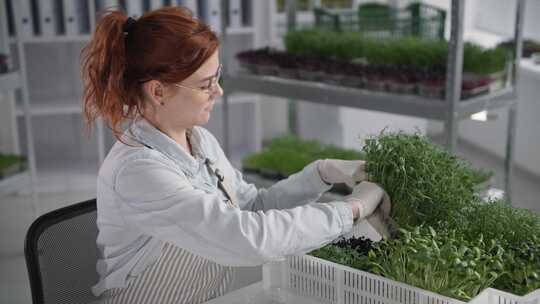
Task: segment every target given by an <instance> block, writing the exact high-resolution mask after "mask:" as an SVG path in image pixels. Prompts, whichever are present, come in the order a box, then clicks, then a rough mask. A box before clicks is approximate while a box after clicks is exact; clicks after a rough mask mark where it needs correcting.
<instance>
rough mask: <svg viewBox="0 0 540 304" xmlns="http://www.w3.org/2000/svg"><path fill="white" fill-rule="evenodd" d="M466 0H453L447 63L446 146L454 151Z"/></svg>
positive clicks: (451, 151) (456, 133)
mask: <svg viewBox="0 0 540 304" xmlns="http://www.w3.org/2000/svg"><path fill="white" fill-rule="evenodd" d="M464 6H465V5H464V0H452V7H451V9H450V10H451V18H452V19H451V24H452V29H451V32H450V43H449V45H448V61H447V64H446V105H447V107H448V110H447V111H446V115H447V116H446V121H445V123H444V129H445V133H446V147H447V149H448V151H450V153H453V152H454V151H455V149H456V145H457V137H458V123H459V120H458V114H459V113H458V106H459V102H460V99H461V78H462V75H461V74H462V71H463V21H464V17H463V13H464Z"/></svg>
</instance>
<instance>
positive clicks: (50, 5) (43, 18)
mask: <svg viewBox="0 0 540 304" xmlns="http://www.w3.org/2000/svg"><path fill="white" fill-rule="evenodd" d="M37 3H38V16H39V24H38V28H39V33H40V35H41V36H43V37H49V36H54V35H56V34H57V32H58V31H57V25H58V23H59V21H60V20H58V18H59V16H58V15H57V14H56V12H57V11H58V10H57V7H56V5H55V4H56V1H54V0H39V1H37Z"/></svg>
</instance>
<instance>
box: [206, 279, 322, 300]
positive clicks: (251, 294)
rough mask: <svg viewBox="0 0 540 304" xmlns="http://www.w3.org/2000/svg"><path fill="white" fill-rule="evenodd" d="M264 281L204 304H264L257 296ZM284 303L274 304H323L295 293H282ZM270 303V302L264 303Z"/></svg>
mask: <svg viewBox="0 0 540 304" xmlns="http://www.w3.org/2000/svg"><path fill="white" fill-rule="evenodd" d="M262 286H263V285H262V281H259V282H256V283H253V284H251V285H248V286H245V287H242V288H240V289H237V290H233V291H231V292H229V293H227V294H225V295H224V296H221V297H219V298H215V299H212V300H210V301H207V302H204V304H233V303H234V304H258V303H260V304H263V303H262V302H263V301H262V300H261V301H257V295H260V293H261V292H262V290H263V288H262ZM282 298H283V300H284V301H283V302H274V303H286V304H322V303H321V302H319V301H317V300H316V299H312V298H307V297H303V296H300V295H297V294H294V293H289V292H286V291H282ZM264 303H268V302H264Z"/></svg>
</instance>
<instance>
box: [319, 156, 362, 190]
mask: <svg viewBox="0 0 540 304" xmlns="http://www.w3.org/2000/svg"><path fill="white" fill-rule="evenodd" d="M365 168H366V162H365V161H363V160H341V159H323V160H321V161H319V165H318V169H319V175H320V176H321V179H322V180H323V181H324V182H326V183H327V184H337V183H345V184H347V186H349V187H351V188H353V187H354V186H355V185H356V184H357V183H359V182H361V181H363V180H365V179H366V171H365Z"/></svg>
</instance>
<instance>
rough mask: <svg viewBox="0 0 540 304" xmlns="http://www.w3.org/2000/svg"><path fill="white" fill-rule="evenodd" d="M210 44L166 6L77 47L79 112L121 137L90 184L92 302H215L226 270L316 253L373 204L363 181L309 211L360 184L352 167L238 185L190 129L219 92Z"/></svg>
mask: <svg viewBox="0 0 540 304" xmlns="http://www.w3.org/2000/svg"><path fill="white" fill-rule="evenodd" d="M218 48H219V41H218V39H217V37H216V34H215V33H213V32H212V31H211V30H210V29H209V27H208V26H207V25H205V24H203V23H201V22H200V21H199V20H197V19H195V18H194V17H192V15H191V14H190V12H189V11H188V10H187V9H184V8H180V7H167V8H162V9H159V10H156V11H152V12H149V13H147V14H145V15H143V16H142V17H141V18H140V19H138V20H134V19H131V18H127V17H126V16H125V14H124V13H122V12H119V11H112V12H108V13H107V14H105V15H104V16H103V17H102V18H101V20H100V21H99V23H98V25H97V28H96V32H95V34H94V37H93V38H92V40H91V42H90V43H89V45H87V46H86V47H85V49H84V50H83V79H84V85H85V90H84V107H85V108H84V110H85V116H86V118H87V120H88V123H89V125H90V126H91V125H92V123H93V122H94V120H95V119H96V118H98V117H99V118H102V119H104V120H105V121H106V122H107V123H108V125H109V126H110V127H111V129H112V130H113V131H114V133H115V135H116V137H117V138H118V140H119V141H118V142H117V143H116V144H115V145H114V146H113V147H112V149H111V151H110V152H109V154H108V155H107V157H106V159H105V161H104V162H103V164H102V166H101V168H100V170H99V176H98V181H97V182H98V193H97V208H98V220H97V224H98V227H99V235H98V239H97V244H98V246H99V248H100V250H101V255H102V256H101V258H100V260H99V261H98V263H97V271H98V273H99V275H100V279H99V282H98V283H97V284H96V285H95V286H94V287H93V292H94V294H95V295H99V296H100V299H101V302H102V303H201V302H204V301H207V300H209V299H212V298H214V297H218V296H220V295H222V294H223V293H225V292H226V291H227V288H228V286H229V283H230V282H231V279H232V273H233V272H232V270H233V268H232V266H252V265H261V264H263V263H265V262H268V261H273V260H277V259H281V258H282V257H284V256H287V255H293V254H302V253H306V252H309V251H311V250H313V249H316V248H319V247H321V246H323V245H325V244H327V243H329V242H331V241H332V240H334V239H336V238H338V237H339V236H342V235H344V234H346V233H349V232H350V231H351V228H352V226H353V221H354V220H356V219H361V218H365V217H366V216H368V215H370V214H371V213H372V212H373V210H374V209H375V208H376V207H377V205H378V204H379V203H380V201H381V198H382V197H383V193H384V191H383V190H382V189H381V188H380V187H379V186H377V185H375V184H373V183H368V182H362V183H360V184H358V185H357V186H355V188H354V193H353V195H351V196H350V197H349V198H347V199H346V200H345V201H341V202H332V203H315V201H316V200H317V199H318V198H319V197H320V195H321V193H323V192H325V191H327V190H328V189H329V188H330V187H331V184H332V183H341V182H345V183H348V184H350V185H354V184H355V183H356V182H359V181H360V180H361V179H362V175H363V165H364V164H363V162H361V161H341V160H321V161H316V162H314V163H312V164H310V165H308V166H306V168H304V169H303V170H302V171H301V172H299V173H298V174H294V175H292V176H291V177H289V178H288V179H286V180H283V181H281V182H278V183H277V184H276V185H274V186H272V187H270V188H269V189H259V190H257V189H256V188H255V187H254V186H253V185H250V184H247V183H246V182H245V181H244V180H243V179H242V175H241V173H240V172H239V171H237V170H236V169H234V168H233V167H232V166H231V164H230V163H229V161H228V160H227V158H226V156H225V155H224V153H223V151H222V150H221V148H220V146H219V143H218V142H217V140H216V139H215V138H214V137H213V136H212V134H210V133H209V132H208V131H207V130H205V129H204V128H202V127H200V126H201V125H204V124H205V123H207V122H208V120H209V118H210V113H211V111H212V108H213V106H214V103H215V101H216V99H217V98H218V97H220V96H221V95H222V94H223V90H222V88H221V87H220V85H219V83H218V80H219V77H220V72H221V65H220V62H219V49H218ZM124 122H126V123H129V125H128V127H127V130H126V131H125V132H122V131H121V128H120V125H121V124H122V123H124Z"/></svg>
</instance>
